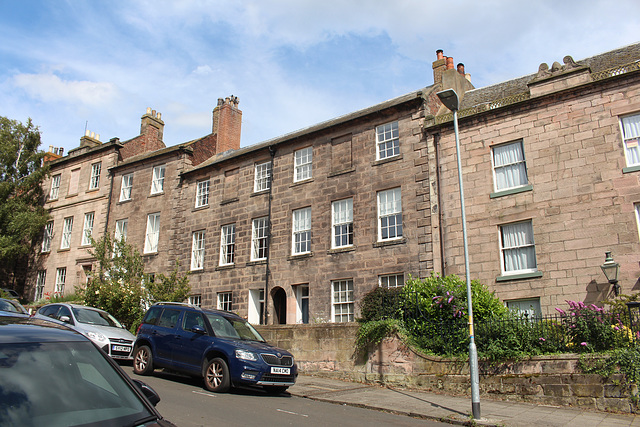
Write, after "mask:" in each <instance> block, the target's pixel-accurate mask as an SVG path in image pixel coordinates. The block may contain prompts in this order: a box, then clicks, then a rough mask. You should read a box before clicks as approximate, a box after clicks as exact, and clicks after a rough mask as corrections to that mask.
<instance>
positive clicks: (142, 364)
mask: <svg viewBox="0 0 640 427" xmlns="http://www.w3.org/2000/svg"><path fill="white" fill-rule="evenodd" d="M133 372H134V373H136V374H138V375H150V374H151V373H152V372H153V356H152V355H151V349H150V348H149V347H148V346H146V345H141V346H140V347H138V348H136V351H135V353H134V355H133Z"/></svg>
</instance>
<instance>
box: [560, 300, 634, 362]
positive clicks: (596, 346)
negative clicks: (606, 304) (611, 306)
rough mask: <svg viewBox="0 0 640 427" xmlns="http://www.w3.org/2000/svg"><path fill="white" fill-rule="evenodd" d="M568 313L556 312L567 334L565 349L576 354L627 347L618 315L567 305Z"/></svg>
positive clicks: (572, 304) (596, 307)
mask: <svg viewBox="0 0 640 427" xmlns="http://www.w3.org/2000/svg"><path fill="white" fill-rule="evenodd" d="M567 304H569V310H568V311H564V310H562V309H560V308H556V310H557V311H558V313H560V318H561V319H562V324H563V326H564V328H565V331H566V334H567V339H568V342H567V348H568V349H570V350H571V351H573V352H576V353H592V352H597V351H606V350H612V349H614V348H620V347H623V346H628V345H629V339H628V332H624V331H625V330H626V327H625V326H624V325H623V323H622V318H621V316H620V314H617V313H608V312H607V311H606V310H605V309H604V308H602V307H598V306H596V305H595V304H589V305H587V304H585V303H583V302H580V301H567Z"/></svg>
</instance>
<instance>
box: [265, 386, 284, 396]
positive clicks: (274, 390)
mask: <svg viewBox="0 0 640 427" xmlns="http://www.w3.org/2000/svg"><path fill="white" fill-rule="evenodd" d="M263 388H264V391H266V392H267V394H270V395H272V396H277V395H279V394H282V393H284V392H285V391H286V390H287V389H288V388H289V387H288V386H284V385H266V386H264V387H263Z"/></svg>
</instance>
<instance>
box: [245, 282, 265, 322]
mask: <svg viewBox="0 0 640 427" xmlns="http://www.w3.org/2000/svg"><path fill="white" fill-rule="evenodd" d="M263 313H264V288H261V289H249V312H248V313H247V315H248V316H247V317H248V319H247V320H248V321H249V323H251V324H254V325H261V324H262V323H263Z"/></svg>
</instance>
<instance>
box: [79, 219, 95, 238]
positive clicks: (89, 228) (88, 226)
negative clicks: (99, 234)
mask: <svg viewBox="0 0 640 427" xmlns="http://www.w3.org/2000/svg"><path fill="white" fill-rule="evenodd" d="M94 219H95V215H94V213H93V212H88V213H86V214H84V224H83V226H82V243H81V245H82V246H87V245H90V244H91V236H92V235H93V221H94Z"/></svg>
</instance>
